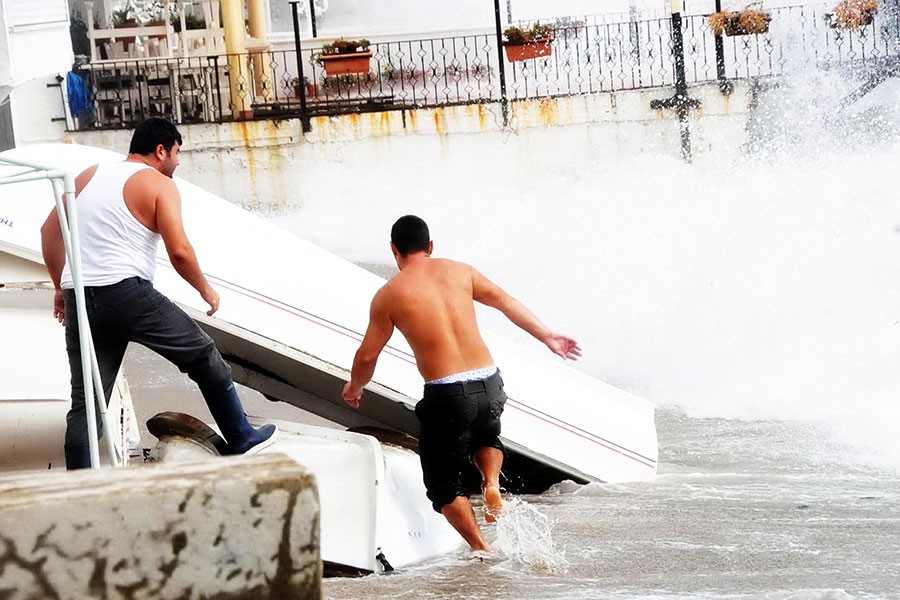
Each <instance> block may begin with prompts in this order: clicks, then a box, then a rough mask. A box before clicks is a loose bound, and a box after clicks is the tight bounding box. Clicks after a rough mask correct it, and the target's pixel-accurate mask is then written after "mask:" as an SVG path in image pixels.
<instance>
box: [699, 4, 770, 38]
mask: <svg viewBox="0 0 900 600" xmlns="http://www.w3.org/2000/svg"><path fill="white" fill-rule="evenodd" d="M771 20H772V15H770V14H769V13H767V12H766V11H764V10H762V9H760V8H750V7H749V6H748V7H747V8H745V9H744V10H742V11H739V12H734V11H730V10H723V11H720V12H716V13H712V14H711V15H709V17H707V22H708V23H709V28H710V29H711V30H712V32H713V33H714V34H716V35H723V34H724V35H751V34H759V33H765V32H767V31H768V30H769V21H771Z"/></svg>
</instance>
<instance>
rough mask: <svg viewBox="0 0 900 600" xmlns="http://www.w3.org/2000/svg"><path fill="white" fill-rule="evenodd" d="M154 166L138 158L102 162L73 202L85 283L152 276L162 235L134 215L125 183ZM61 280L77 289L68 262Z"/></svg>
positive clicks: (108, 282) (112, 281)
mask: <svg viewBox="0 0 900 600" xmlns="http://www.w3.org/2000/svg"><path fill="white" fill-rule="evenodd" d="M150 168H152V167H149V166H147V165H145V164H142V163H135V162H125V161H123V162H110V163H103V164H101V165H99V166H98V167H97V170H96V171H94V176H93V177H91V180H90V181H89V182H88V184H87V185H86V186H84V189H82V190H81V193H80V194H79V195H78V198H77V199H76V200H75V208H76V210H77V211H78V229H79V231H80V236H79V238H78V239H79V240H80V241H81V271H82V275H83V279H84V285H86V286H97V285H112V284H114V283H118V282H120V281H122V280H123V279H127V278H129V277H134V276H137V277H141V278H142V279H146V280H148V281H152V280H153V275H154V273H155V272H156V249H157V247H158V246H159V237H160V236H159V234H158V233H154V232H152V231H150V230H149V229H147V228H146V227H144V226H143V225H142V224H141V223H140V222H139V221H138V220H137V219H135V218H134V215H132V214H131V211H130V210H128V207H127V206H126V205H125V198H124V196H123V190H124V189H125V182H126V181H128V179H129V178H130V177H131V176H132V175H134V174H135V173H137V172H138V171H140V170H142V169H150ZM60 284H61V285H62V287H63V288H72V287H73V283H72V272H71V270H70V269H69V262H68V260H67V261H66V265H65V267H64V268H63V272H62V277H61V280H60Z"/></svg>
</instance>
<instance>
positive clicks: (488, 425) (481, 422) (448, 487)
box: [416, 371, 506, 512]
mask: <svg viewBox="0 0 900 600" xmlns="http://www.w3.org/2000/svg"><path fill="white" fill-rule="evenodd" d="M505 403H506V394H504V393H503V379H501V378H500V372H499V371H498V372H496V373H494V374H493V375H491V376H490V377H488V378H487V379H483V380H479V381H465V382H459V383H438V384H425V391H424V393H423V395H422V400H421V401H419V403H418V404H416V417H418V419H419V424H420V425H421V429H420V432H419V457H420V459H421V461H422V475H423V478H424V480H425V490H426V492H427V494H428V499H429V500H431V505H432V506H433V507H434V510H436V511H437V512H441V508H442V507H443V506H444V505H446V504H449V503H451V502H453V501H454V500H455V499H456V497H457V496H468V494H467V493H466V491H465V489H464V487H463V485H462V474H463V471H464V470H465V469H466V468H467V466H468V464H469V462H470V461H471V459H472V456H473V455H474V454H475V451H476V450H478V449H479V448H497V449H498V450H500V451H501V452H503V453H504V456H505V455H506V450H505V449H504V448H503V444H502V443H501V442H500V415H501V414H502V413H503V405H504V404H505Z"/></svg>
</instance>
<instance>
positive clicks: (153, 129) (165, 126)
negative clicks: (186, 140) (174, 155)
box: [128, 117, 182, 156]
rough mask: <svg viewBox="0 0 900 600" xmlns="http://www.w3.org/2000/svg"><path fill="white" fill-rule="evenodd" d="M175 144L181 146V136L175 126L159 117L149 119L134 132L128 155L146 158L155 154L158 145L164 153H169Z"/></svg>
mask: <svg viewBox="0 0 900 600" xmlns="http://www.w3.org/2000/svg"><path fill="white" fill-rule="evenodd" d="M175 142H178V145H179V146H180V145H181V144H182V141H181V134H180V133H178V129H177V128H176V127H175V125H173V124H172V123H170V122H169V121H167V120H165V119H162V118H160V117H150V118H149V119H147V120H145V121H143V122H142V123H141V124H140V125H138V126H137V129H135V130H134V135H132V136H131V146H130V147H129V148H128V153H129V154H140V155H141V156H147V155H148V154H153V153H154V152H156V147H157V146H159V145H160V144H162V147H163V148H165V149H166V152H171V150H172V146H174V145H175Z"/></svg>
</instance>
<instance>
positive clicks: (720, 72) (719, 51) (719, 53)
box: [714, 0, 734, 96]
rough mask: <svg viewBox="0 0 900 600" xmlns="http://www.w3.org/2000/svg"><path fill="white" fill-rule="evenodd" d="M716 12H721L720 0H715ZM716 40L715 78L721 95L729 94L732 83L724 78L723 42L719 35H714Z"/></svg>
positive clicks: (731, 90)
mask: <svg viewBox="0 0 900 600" xmlns="http://www.w3.org/2000/svg"><path fill="white" fill-rule="evenodd" d="M716 12H722V0H716ZM714 37H715V40H716V79H717V80H718V82H719V91H720V92H722V95H723V96H729V95H731V92H733V91H734V84H733V83H731V82H730V81H728V79H726V78H725V42H724V41H723V40H722V36H721V35H714Z"/></svg>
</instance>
